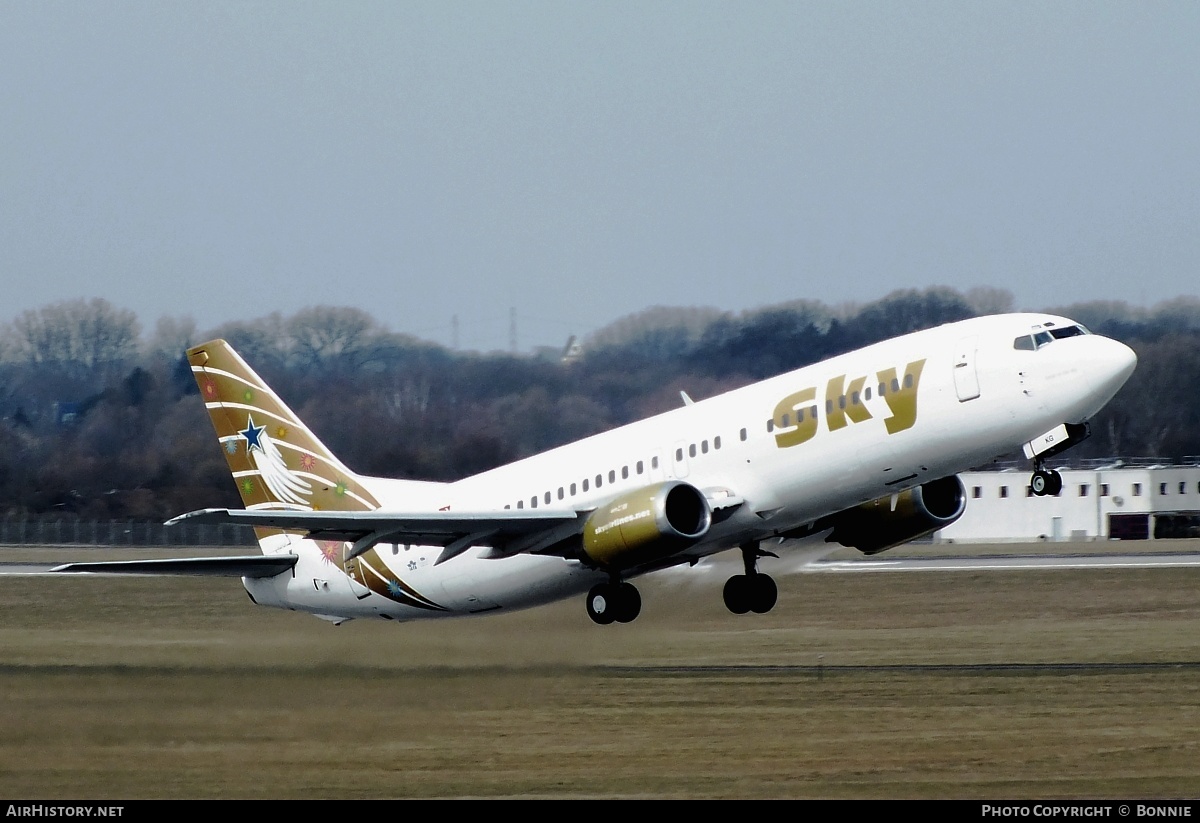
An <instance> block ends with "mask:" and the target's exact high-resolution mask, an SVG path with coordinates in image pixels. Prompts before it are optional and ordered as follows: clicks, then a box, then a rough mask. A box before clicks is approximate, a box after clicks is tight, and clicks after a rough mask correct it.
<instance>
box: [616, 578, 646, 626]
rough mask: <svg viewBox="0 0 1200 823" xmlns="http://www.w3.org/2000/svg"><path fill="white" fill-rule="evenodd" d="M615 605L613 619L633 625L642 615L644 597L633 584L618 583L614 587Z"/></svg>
mask: <svg viewBox="0 0 1200 823" xmlns="http://www.w3.org/2000/svg"><path fill="white" fill-rule="evenodd" d="M612 590H613V595H614V599H615V601H616V602H615V603H614V604H613V619H614V620H615V621H616V622H618V623H632V622H633V621H634V620H636V619H637V616H638V615H639V614H641V613H642V596H641V594H639V593H638V590H637V587H636V586H634V585H633V584H632V583H617V584H616V585H615V586H613V587H612Z"/></svg>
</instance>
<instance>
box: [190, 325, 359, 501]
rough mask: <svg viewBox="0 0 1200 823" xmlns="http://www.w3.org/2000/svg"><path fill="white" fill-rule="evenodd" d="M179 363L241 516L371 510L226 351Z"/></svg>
mask: <svg viewBox="0 0 1200 823" xmlns="http://www.w3.org/2000/svg"><path fill="white" fill-rule="evenodd" d="M187 356H188V362H189V363H191V365H192V373H193V374H194V375H195V377H196V383H197V384H198V385H199V386H200V396H201V397H203V398H204V405H205V408H207V409H208V414H209V417H210V418H211V419H212V424H213V428H215V429H216V431H217V439H218V440H219V441H220V443H221V448H222V451H224V452H225V459H226V460H227V461H228V462H229V470H230V471H231V472H232V473H233V477H234V480H235V482H236V483H237V487H238V493H239V494H241V496H242V504H243V505H244V506H245V507H246V508H248V509H251V508H290V509H311V510H319V511H367V510H372V509H377V508H379V503H378V502H377V501H376V499H375V497H374V496H373V495H372V494H371V493H370V492H369V491H367V489H366V488H365V487H364V486H363V485H362V483H361V482H360V480H359V478H358V476H357V475H356V474H355V473H354V472H352V471H350V470H349V469H348V468H346V466H345V465H344V464H343V463H342V461H340V460H338V459H337V457H335V456H334V455H333V453H332V452H330V451H329V449H327V448H326V447H325V444H324V443H322V442H321V441H320V440H318V439H317V437H316V435H314V434H313V433H312V432H311V431H309V428H308V427H307V426H305V425H304V424H303V423H302V422H300V418H298V417H297V416H296V415H295V413H294V412H293V411H292V410H291V409H289V408H288V407H287V404H285V403H284V402H283V401H282V400H280V399H279V396H278V395H277V394H275V392H273V391H271V388H270V387H269V386H268V385H267V384H266V383H264V382H263V381H262V378H260V377H259V376H258V375H257V374H255V373H254V370H253V369H251V368H250V367H249V366H248V365H246V361H244V360H242V358H241V357H239V356H238V354H237V352H235V351H234V350H233V349H232V348H231V347H230V346H229V344H228V343H226V342H225V341H224V340H213V341H211V342H209V343H203V344H201V345H199V346H196V347H195V348H191V349H188V353H187Z"/></svg>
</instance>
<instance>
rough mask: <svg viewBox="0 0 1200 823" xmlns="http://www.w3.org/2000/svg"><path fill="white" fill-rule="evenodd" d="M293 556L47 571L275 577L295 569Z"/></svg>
mask: <svg viewBox="0 0 1200 823" xmlns="http://www.w3.org/2000/svg"><path fill="white" fill-rule="evenodd" d="M297 559H298V558H297V557H296V555H294V554H273V555H266V556H264V555H252V556H246V557H178V558H171V559H168V560H108V561H101V562H95V563H66V564H63V565H61V566H55V567H54V568H52V569H50V571H52V572H62V573H64V574H85V573H86V574H148V575H198V576H203V577H274V576H275V575H277V574H280V573H282V572H285V571H288V570H289V569H291V568H292V567H293V566H295V565H296V560H297Z"/></svg>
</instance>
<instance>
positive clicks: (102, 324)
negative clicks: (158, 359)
mask: <svg viewBox="0 0 1200 823" xmlns="http://www.w3.org/2000/svg"><path fill="white" fill-rule="evenodd" d="M139 331H140V328H139V324H138V319H137V315H135V314H134V313H133V312H132V311H129V310H128V309H119V308H117V307H115V306H113V305H112V304H111V303H109V302H108V301H107V300H105V299H103V298H100V297H96V298H92V299H91V300H67V301H64V302H62V303H54V304H52V305H49V306H44V307H42V308H40V309H31V310H29V311H26V312H22V313H21V315H20V316H18V317H17V318H16V320H14V321H13V324H12V334H11V336H10V343H11V345H12V347H13V350H14V359H15V360H16V361H17V362H22V363H25V364H27V365H30V366H35V367H39V368H50V369H55V370H57V371H60V372H62V373H63V374H65V375H67V376H69V377H71V378H73V379H78V380H83V381H86V382H88V383H94V384H97V385H98V384H103V382H104V381H106V380H107V379H108V378H110V377H111V376H113V375H115V374H117V373H119V372H120V371H121V370H122V369H124V368H125V366H126V365H127V363H128V362H129V361H130V360H131V359H132V358H133V357H134V356H136V354H137V348H138V334H139Z"/></svg>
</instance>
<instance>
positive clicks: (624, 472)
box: [504, 456, 658, 509]
mask: <svg viewBox="0 0 1200 823" xmlns="http://www.w3.org/2000/svg"><path fill="white" fill-rule="evenodd" d="M657 468H658V457H657V456H655V457H652V458H650V469H651V470H652V471H653V470H655V469H657ZM633 470H634V474H635V475H636V474H645V473H646V463H645V461H644V460H639V461H637V462H636V463H634V464H633ZM620 474H621V479H622V480H628V479H629V466H622V467H621V472H620ZM592 482H593V481H592V479H591V478H588V477H585V478H583V480H582V481H580V482H579V483H572V484H571V485H570V486H559V487H558V492H557V497H558V499H559V500H565V499H566V498H568V497H574V496H575V495H577V494H579V493H581V492H588V491H591V490H592ZM608 482H609V484H612V483H616V482H617V470H616V469H609V471H608ZM595 484H596V485H595V488H597V489H602V488H604V474H603V473H601V474H598V475H596V477H595ZM555 496H556V495H555V493H553V492H546V493H544V494H543V495H542V497H541V499H542V500H544V501H545V504H546V505H547V506H548V505H550V503H551V501H553V500H554V498H555ZM537 507H538V496H537V495H536V494H535V495H533V497H530V498H529V508H531V509H536V508H537ZM504 508H506V509H511V508H512V504H508V505H505V507H504ZM517 508H518V509H523V508H525V501H524V500H518V501H517Z"/></svg>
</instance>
